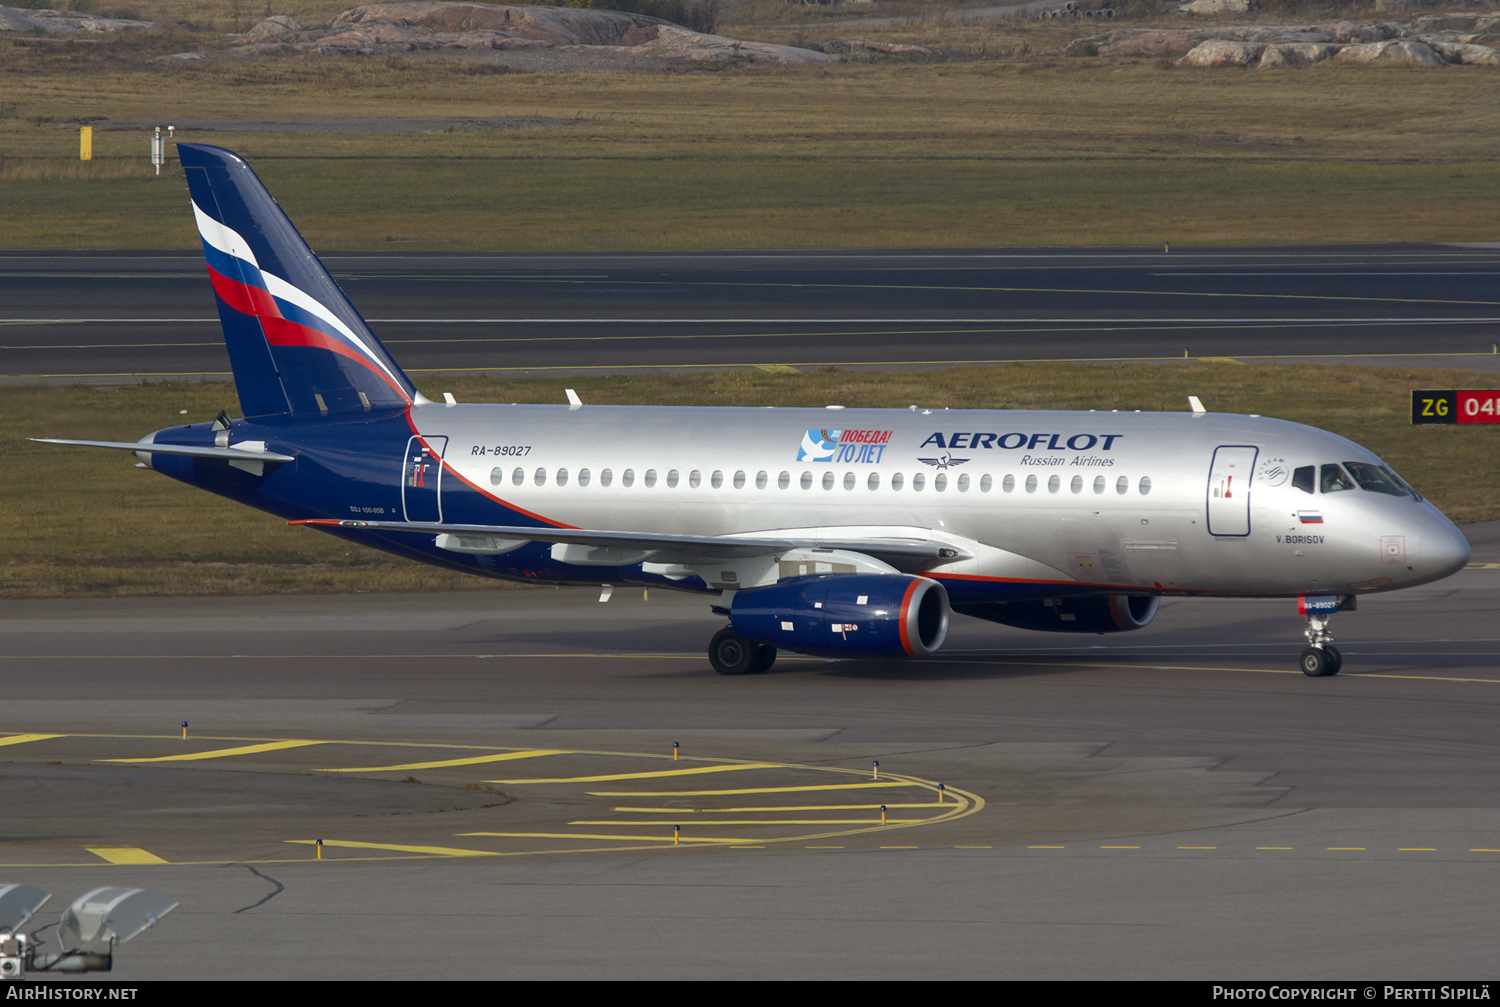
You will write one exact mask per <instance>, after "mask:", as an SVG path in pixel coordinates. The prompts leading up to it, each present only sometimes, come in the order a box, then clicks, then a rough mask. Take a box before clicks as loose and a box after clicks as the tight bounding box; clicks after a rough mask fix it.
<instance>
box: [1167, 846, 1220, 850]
mask: <svg viewBox="0 0 1500 1007" xmlns="http://www.w3.org/2000/svg"><path fill="white" fill-rule="evenodd" d="M1177 848H1178V849H1179V850H1217V849H1218V847H1217V846H1179V847H1177Z"/></svg>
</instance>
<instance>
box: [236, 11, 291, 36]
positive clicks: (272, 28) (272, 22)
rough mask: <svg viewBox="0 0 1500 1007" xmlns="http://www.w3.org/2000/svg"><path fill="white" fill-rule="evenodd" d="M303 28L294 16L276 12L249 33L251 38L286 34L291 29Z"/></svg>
mask: <svg viewBox="0 0 1500 1007" xmlns="http://www.w3.org/2000/svg"><path fill="white" fill-rule="evenodd" d="M301 30H302V26H301V25H300V24H298V23H297V22H296V21H294V20H293V19H292V18H289V17H287V16H286V15H284V14H275V15H273V16H271V17H268V18H266V19H265V20H264V21H262V22H261V23H260V24H258V25H256V26H255V27H254V28H251V29H250V31H249V32H248V34H249V35H250V37H251V38H269V37H270V36H272V35H284V34H286V33H287V32H289V31H301Z"/></svg>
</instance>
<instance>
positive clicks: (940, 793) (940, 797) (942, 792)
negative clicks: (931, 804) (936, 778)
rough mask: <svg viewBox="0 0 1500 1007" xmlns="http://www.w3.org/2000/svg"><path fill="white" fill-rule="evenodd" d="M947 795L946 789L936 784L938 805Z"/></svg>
mask: <svg viewBox="0 0 1500 1007" xmlns="http://www.w3.org/2000/svg"><path fill="white" fill-rule="evenodd" d="M947 794H948V788H947V787H945V786H943V785H942V784H941V783H939V784H938V803H939V804H942V803H943V798H944V797H946V796H947Z"/></svg>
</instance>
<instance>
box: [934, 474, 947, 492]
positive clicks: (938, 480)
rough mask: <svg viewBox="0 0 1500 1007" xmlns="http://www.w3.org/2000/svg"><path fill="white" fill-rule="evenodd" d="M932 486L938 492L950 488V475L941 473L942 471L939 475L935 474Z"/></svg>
mask: <svg viewBox="0 0 1500 1007" xmlns="http://www.w3.org/2000/svg"><path fill="white" fill-rule="evenodd" d="M932 488H933V489H934V490H936V491H937V492H939V493H942V492H943V491H944V490H946V489H947V488H948V477H947V476H945V475H943V473H941V472H939V473H938V474H937V475H935V476H933V477H932Z"/></svg>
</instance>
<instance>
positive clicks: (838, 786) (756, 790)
mask: <svg viewBox="0 0 1500 1007" xmlns="http://www.w3.org/2000/svg"><path fill="white" fill-rule="evenodd" d="M1298 674H1301V672H1298ZM731 768H733V767H731ZM495 782H499V781H495ZM926 786H928V785H927V784H925V783H913V782H910V781H908V780H894V779H893V780H881V781H880V782H879V783H819V784H816V785H814V786H806V787H747V788H745V789H743V790H590V791H589V796H590V797H726V796H732V795H734V794H792V793H800V792H805V791H808V790H863V789H868V788H880V787H926ZM929 789H935V788H930V787H929ZM957 806H958V805H956V804H955V805H954V807H957ZM877 807H878V805H877Z"/></svg>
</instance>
